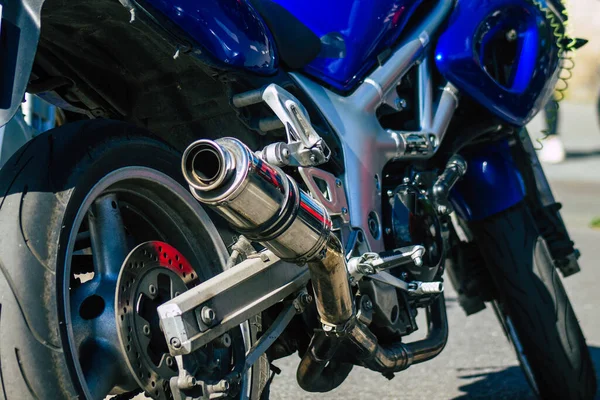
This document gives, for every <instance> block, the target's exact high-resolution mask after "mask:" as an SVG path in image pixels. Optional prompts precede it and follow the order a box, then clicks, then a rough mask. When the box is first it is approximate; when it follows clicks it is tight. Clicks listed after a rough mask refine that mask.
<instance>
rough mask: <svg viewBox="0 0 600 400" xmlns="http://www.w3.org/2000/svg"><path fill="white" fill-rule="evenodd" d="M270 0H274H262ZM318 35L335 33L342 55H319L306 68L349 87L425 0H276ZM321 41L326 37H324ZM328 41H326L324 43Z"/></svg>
mask: <svg viewBox="0 0 600 400" xmlns="http://www.w3.org/2000/svg"><path fill="white" fill-rule="evenodd" d="M262 1H271V0H262ZM273 1H274V2H276V3H278V4H279V5H281V6H282V7H284V8H286V9H287V10H288V11H289V12H290V13H292V14H293V15H294V16H295V17H296V18H298V20H300V21H301V22H302V23H303V24H304V25H306V26H307V27H308V28H309V29H310V30H311V31H313V32H314V33H315V34H316V35H317V36H318V37H319V38H323V37H324V36H326V35H334V36H335V37H336V38H337V39H338V40H339V39H341V40H342V42H343V48H344V51H343V53H344V54H343V56H337V57H321V56H320V57H317V58H316V59H315V60H313V61H312V62H311V63H310V64H309V65H308V66H307V67H306V68H305V72H306V73H307V74H309V75H312V76H313V77H315V78H317V79H319V80H321V81H323V82H325V83H327V84H329V85H331V86H333V87H334V88H336V89H338V90H342V91H344V90H349V89H351V88H352V87H353V86H354V84H355V83H357V82H358V81H360V80H361V79H362V78H364V75H365V74H366V72H367V71H368V70H369V69H371V67H373V65H375V63H376V62H377V55H378V54H379V53H380V52H381V51H382V50H383V49H385V48H386V47H387V46H390V45H391V44H393V43H394V42H395V41H396V40H397V39H398V36H400V33H401V32H402V28H403V27H404V26H405V25H406V22H407V21H408V20H409V18H410V16H411V15H412V14H413V11H414V10H415V8H416V7H417V6H418V5H419V4H420V3H421V2H422V0H368V1H366V0H326V1H323V0H304V1H298V0H273ZM322 43H325V41H323V40H322ZM324 45H326V44H324Z"/></svg>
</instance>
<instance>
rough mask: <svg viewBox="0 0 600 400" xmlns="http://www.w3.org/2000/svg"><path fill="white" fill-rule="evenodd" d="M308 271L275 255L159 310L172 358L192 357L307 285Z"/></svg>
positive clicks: (262, 257)
mask: <svg viewBox="0 0 600 400" xmlns="http://www.w3.org/2000/svg"><path fill="white" fill-rule="evenodd" d="M309 277H310V274H309V271H308V268H306V267H305V266H298V265H297V264H292V263H288V262H285V261H283V260H280V259H279V258H278V257H277V256H275V255H274V254H273V253H272V252H271V251H268V250H267V251H264V252H262V253H260V254H257V255H256V256H255V257H252V258H249V259H246V260H245V261H243V262H241V263H239V264H237V265H236V266H234V267H233V268H231V269H228V270H226V271H224V272H222V273H220V274H219V275H217V276H215V277H213V278H211V279H209V280H207V281H205V282H203V283H201V284H200V285H198V286H196V287H194V288H192V289H190V290H188V291H187V292H184V293H183V294H181V295H179V296H177V297H175V298H174V299H172V300H170V301H168V302H166V303H165V304H162V305H161V306H159V307H158V316H159V318H160V324H161V328H162V331H163V334H164V335H165V338H166V340H167V343H168V345H169V351H170V353H171V355H173V356H176V355H181V354H189V353H191V352H193V351H195V350H197V349H199V348H201V347H202V346H204V345H205V344H207V343H209V342H211V341H212V340H214V339H216V338H218V337H219V336H221V335H223V334H224V333H225V332H227V331H228V330H230V329H232V328H234V327H236V326H238V325H239V324H241V323H242V322H244V321H246V320H248V319H249V318H250V317H252V316H253V315H256V314H258V313H260V312H262V311H264V310H266V309H267V308H269V307H271V306H272V305H274V304H275V303H278V302H279V301H281V300H283V299H285V298H286V297H287V296H289V295H291V294H293V293H295V292H298V291H299V290H300V289H302V288H304V287H305V286H306V284H307V283H308V280H309Z"/></svg>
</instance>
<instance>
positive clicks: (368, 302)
mask: <svg viewBox="0 0 600 400" xmlns="http://www.w3.org/2000/svg"><path fill="white" fill-rule="evenodd" d="M372 309H373V303H372V302H371V300H366V301H365V310H367V311H369V310H372Z"/></svg>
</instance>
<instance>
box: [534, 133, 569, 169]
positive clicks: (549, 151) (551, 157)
mask: <svg viewBox="0 0 600 400" xmlns="http://www.w3.org/2000/svg"><path fill="white" fill-rule="evenodd" d="M542 146H543V147H542V149H541V150H540V151H539V152H538V157H539V158H540V161H541V162H544V163H548V164H558V163H561V162H563V161H565V156H566V154H565V148H564V146H563V144H562V141H561V140H560V138H559V137H558V135H552V136H549V137H547V138H546V139H545V140H542Z"/></svg>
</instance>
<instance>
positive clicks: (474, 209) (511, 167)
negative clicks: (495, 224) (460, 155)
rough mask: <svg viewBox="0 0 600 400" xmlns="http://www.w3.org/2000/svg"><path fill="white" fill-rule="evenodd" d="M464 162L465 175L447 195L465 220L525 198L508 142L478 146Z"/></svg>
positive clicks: (472, 219) (523, 186)
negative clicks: (465, 167)
mask: <svg viewBox="0 0 600 400" xmlns="http://www.w3.org/2000/svg"><path fill="white" fill-rule="evenodd" d="M465 159H466V160H467V163H468V165H469V167H468V169H467V173H466V174H465V176H464V177H463V178H462V179H461V180H460V181H459V182H458V183H457V184H456V186H455V187H454V189H453V190H452V192H451V198H450V199H451V201H452V205H453V206H454V209H455V210H456V212H457V213H458V214H459V215H460V216H461V217H462V218H464V219H465V220H467V221H478V220H482V219H484V218H487V217H490V216H492V215H494V214H497V213H499V212H502V211H504V210H506V209H508V208H509V207H512V206H514V205H515V204H517V203H519V202H520V201H521V200H523V198H524V197H525V184H524V182H523V178H522V177H521V174H520V172H519V170H518V169H517V167H516V165H515V163H514V161H513V158H512V155H511V152H510V148H509V146H508V142H506V141H502V142H496V143H493V144H490V145H488V146H485V147H481V148H479V149H478V150H477V152H476V153H474V154H472V155H471V156H466V157H465Z"/></svg>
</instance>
